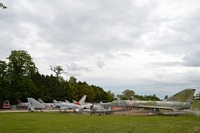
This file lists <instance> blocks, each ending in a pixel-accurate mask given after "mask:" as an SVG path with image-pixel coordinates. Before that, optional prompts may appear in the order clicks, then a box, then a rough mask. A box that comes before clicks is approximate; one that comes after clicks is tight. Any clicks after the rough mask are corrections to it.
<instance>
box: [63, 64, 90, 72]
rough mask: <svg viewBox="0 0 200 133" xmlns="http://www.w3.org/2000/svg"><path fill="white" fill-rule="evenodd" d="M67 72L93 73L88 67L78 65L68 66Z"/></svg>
mask: <svg viewBox="0 0 200 133" xmlns="http://www.w3.org/2000/svg"><path fill="white" fill-rule="evenodd" d="M66 67H67V70H69V71H82V70H84V71H91V70H90V69H89V68H87V67H83V66H78V65H77V64H76V63H71V64H70V65H68V64H66Z"/></svg>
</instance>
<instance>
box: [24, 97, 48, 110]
mask: <svg viewBox="0 0 200 133" xmlns="http://www.w3.org/2000/svg"><path fill="white" fill-rule="evenodd" d="M27 100H28V110H29V112H34V110H35V109H41V110H42V109H44V108H45V106H44V105H43V104H41V103H39V102H38V101H37V100H35V99H34V98H27Z"/></svg>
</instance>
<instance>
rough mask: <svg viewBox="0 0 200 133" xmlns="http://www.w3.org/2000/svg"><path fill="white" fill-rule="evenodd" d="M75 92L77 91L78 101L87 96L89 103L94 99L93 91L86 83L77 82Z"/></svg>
mask: <svg viewBox="0 0 200 133" xmlns="http://www.w3.org/2000/svg"><path fill="white" fill-rule="evenodd" d="M77 90H78V94H79V98H78V99H80V98H81V97H82V96H83V95H87V101H89V102H92V101H94V98H95V93H94V90H93V88H92V87H91V86H90V85H88V84H87V83H86V82H80V81H79V82H78V86H77ZM78 99H77V100H78Z"/></svg>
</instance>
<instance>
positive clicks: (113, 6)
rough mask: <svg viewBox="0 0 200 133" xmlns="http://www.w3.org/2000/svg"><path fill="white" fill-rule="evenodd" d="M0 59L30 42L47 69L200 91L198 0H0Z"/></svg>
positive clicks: (153, 89) (141, 90)
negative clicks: (51, 67) (0, 6)
mask: <svg viewBox="0 0 200 133" xmlns="http://www.w3.org/2000/svg"><path fill="white" fill-rule="evenodd" d="M0 3H3V4H4V5H5V6H7V7H8V8H7V9H2V8H1V9H0V60H4V61H5V60H6V58H7V57H8V56H9V55H10V52H11V50H26V51H27V52H28V53H29V54H30V55H31V57H32V58H33V61H34V62H35V64H36V66H37V67H38V69H39V72H40V73H41V74H45V75H46V74H47V75H50V74H53V72H52V71H50V69H49V68H50V67H49V66H50V65H52V66H57V65H61V66H62V67H63V68H64V69H65V72H67V73H65V74H62V76H63V77H64V78H65V79H67V80H69V77H70V76H74V77H76V78H77V80H78V81H81V82H84V81H86V82H87V83H88V84H89V85H92V84H93V85H96V86H100V87H102V88H103V89H104V90H105V91H108V90H111V92H113V93H114V94H115V95H117V94H122V92H123V91H124V90H125V89H130V90H134V91H135V93H136V94H139V95H153V94H156V96H158V97H159V98H161V99H163V98H164V96H165V95H169V96H170V95H172V94H174V93H176V92H178V91H180V90H182V89H185V88H195V89H196V92H199V91H200V88H199V87H200V1H199V0H192V1H191V0H181V1H180V0H171V1H169V0H56V1H55V0H38V1H33V0H1V1H0Z"/></svg>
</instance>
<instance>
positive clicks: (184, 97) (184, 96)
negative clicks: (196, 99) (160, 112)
mask: <svg viewBox="0 0 200 133" xmlns="http://www.w3.org/2000/svg"><path fill="white" fill-rule="evenodd" d="M194 92H195V89H184V90H182V91H180V92H178V93H176V94H174V95H173V96H171V97H169V98H167V99H165V101H178V102H190V103H192V102H193V100H192V98H193V96H194Z"/></svg>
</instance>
